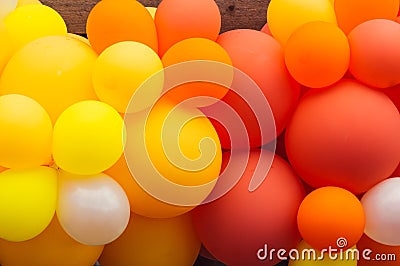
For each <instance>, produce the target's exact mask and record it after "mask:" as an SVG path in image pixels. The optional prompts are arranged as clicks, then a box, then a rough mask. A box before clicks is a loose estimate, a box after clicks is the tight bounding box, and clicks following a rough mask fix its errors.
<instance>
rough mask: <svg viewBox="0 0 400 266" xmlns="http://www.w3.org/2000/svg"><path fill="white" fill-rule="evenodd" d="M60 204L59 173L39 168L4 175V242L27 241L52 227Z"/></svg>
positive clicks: (0, 205)
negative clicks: (58, 198) (58, 200)
mask: <svg viewBox="0 0 400 266" xmlns="http://www.w3.org/2000/svg"><path fill="white" fill-rule="evenodd" d="M56 201H57V173H56V171H55V170H54V169H52V168H48V167H44V166H39V167H35V168H26V169H10V170H6V171H4V172H2V173H0V238H3V239H5V240H8V241H16V242H18V241H25V240H29V239H31V238H34V237H35V236H37V235H39V234H40V233H41V232H43V230H44V229H45V228H46V227H47V226H48V225H49V223H50V221H51V219H52V217H53V215H54V212H55V209H56Z"/></svg>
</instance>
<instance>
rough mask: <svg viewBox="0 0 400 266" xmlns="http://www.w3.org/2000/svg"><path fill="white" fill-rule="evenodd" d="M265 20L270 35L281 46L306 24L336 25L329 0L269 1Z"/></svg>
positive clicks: (333, 11)
mask: <svg viewBox="0 0 400 266" xmlns="http://www.w3.org/2000/svg"><path fill="white" fill-rule="evenodd" d="M267 20H268V25H269V28H270V29H271V32H272V35H273V36H274V37H275V38H276V39H277V40H278V41H279V42H280V43H281V44H282V45H283V46H285V45H286V42H287V40H288V39H289V37H290V35H291V34H292V33H293V32H294V31H295V30H296V29H297V28H298V27H300V26H302V25H304V24H306V23H307V22H311V21H324V22H329V23H333V24H336V16H335V10H334V8H333V5H332V3H331V1H330V0H322V1H321V0H305V1H303V0H271V2H270V4H269V6H268V11H267Z"/></svg>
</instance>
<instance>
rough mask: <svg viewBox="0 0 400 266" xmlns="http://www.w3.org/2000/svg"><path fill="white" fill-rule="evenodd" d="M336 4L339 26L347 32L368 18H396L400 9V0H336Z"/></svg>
mask: <svg viewBox="0 0 400 266" xmlns="http://www.w3.org/2000/svg"><path fill="white" fill-rule="evenodd" d="M334 6H335V13H336V18H337V22H338V24H339V27H340V28H341V29H342V30H343V31H344V32H345V33H346V34H348V33H349V32H350V31H351V30H352V29H354V28H355V27H356V26H357V25H359V24H361V23H363V22H365V21H368V20H372V19H377V18H383V19H389V20H394V19H395V18H396V17H397V13H398V11H399V1H398V0H384V1H379V2H377V1H374V0H352V1H348V0H335V3H334ZM373 38H376V37H373ZM373 38H372V39H370V40H373Z"/></svg>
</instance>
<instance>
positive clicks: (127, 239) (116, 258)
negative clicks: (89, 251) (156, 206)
mask: <svg viewBox="0 0 400 266" xmlns="http://www.w3.org/2000/svg"><path fill="white" fill-rule="evenodd" d="M199 249H200V240H199V239H198V237H197V235H196V233H195V231H194V228H193V225H192V219H191V215H190V214H185V215H182V216H178V217H175V218H170V219H150V218H145V217H142V216H139V215H135V216H133V218H131V219H130V221H129V224H128V227H127V229H126V230H125V232H124V233H123V234H122V235H121V236H120V237H119V238H118V239H117V240H116V241H114V242H112V243H110V244H108V245H107V246H106V247H105V249H104V251H103V253H102V255H101V257H100V259H99V261H100V263H101V265H104V266H113V265H121V266H122V265H126V266H128V265H154V266H164V265H171V266H172V265H193V264H194V262H195V260H196V258H197V255H198V253H199ZM155 253H156V254H155Z"/></svg>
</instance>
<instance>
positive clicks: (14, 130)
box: [0, 94, 53, 168]
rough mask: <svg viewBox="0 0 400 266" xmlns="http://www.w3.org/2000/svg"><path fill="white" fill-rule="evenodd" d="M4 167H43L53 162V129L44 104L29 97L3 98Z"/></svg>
mask: <svg viewBox="0 0 400 266" xmlns="http://www.w3.org/2000/svg"><path fill="white" fill-rule="evenodd" d="M0 132H1V137H0V147H1V149H0V165H1V166H3V167H7V168H26V167H34V166H40V165H43V164H45V163H48V162H49V161H50V160H51V140H52V134H53V126H52V124H51V120H50V117H49V115H48V114H47V113H46V111H45V110H44V109H43V107H42V106H40V104H38V103H37V102H36V101H35V100H32V99H31V98H29V97H26V96H23V95H18V94H8V95H3V96H0Z"/></svg>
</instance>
